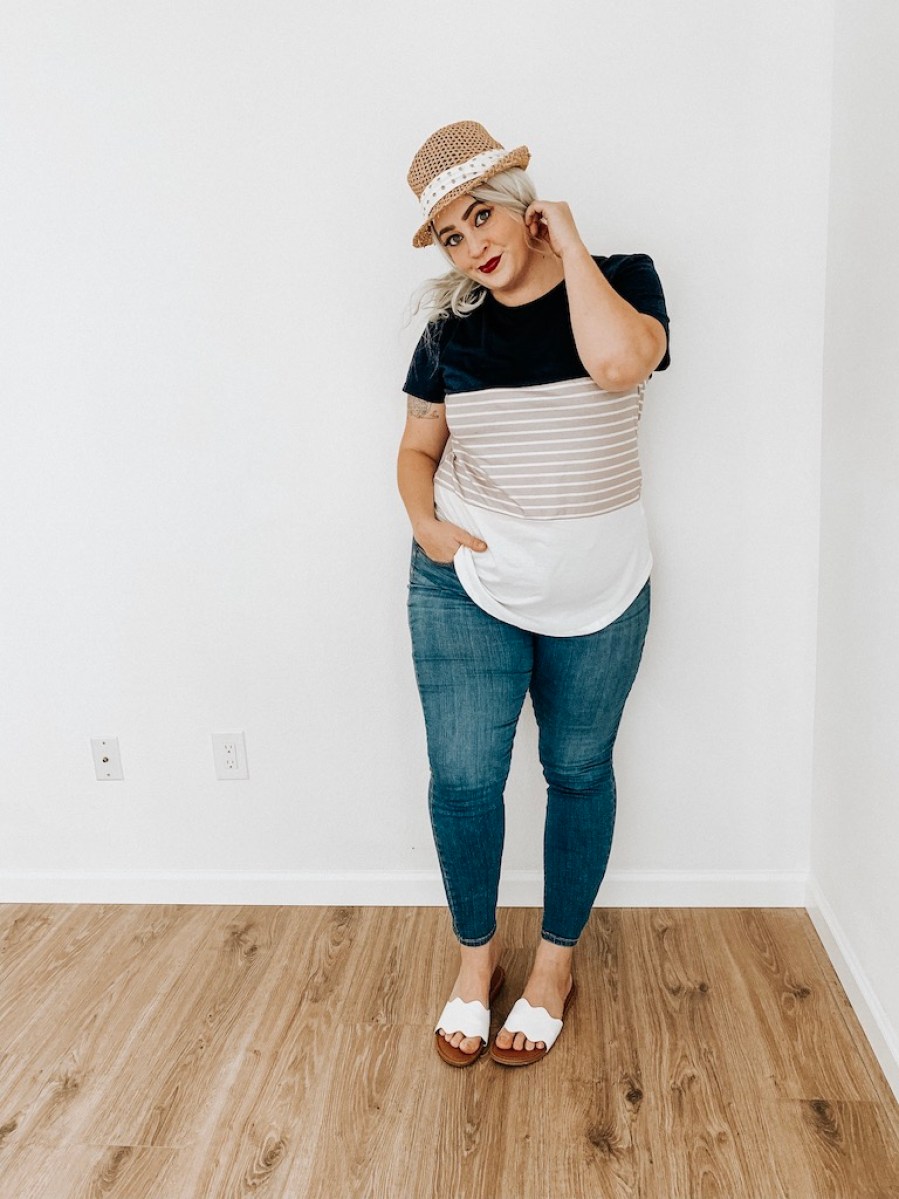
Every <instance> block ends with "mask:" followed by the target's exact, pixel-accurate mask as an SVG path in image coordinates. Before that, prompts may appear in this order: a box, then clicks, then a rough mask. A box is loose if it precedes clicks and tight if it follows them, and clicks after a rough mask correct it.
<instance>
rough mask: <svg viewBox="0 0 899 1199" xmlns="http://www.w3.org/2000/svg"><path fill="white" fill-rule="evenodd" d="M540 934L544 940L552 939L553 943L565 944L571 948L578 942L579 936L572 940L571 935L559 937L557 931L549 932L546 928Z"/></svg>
mask: <svg viewBox="0 0 899 1199" xmlns="http://www.w3.org/2000/svg"><path fill="white" fill-rule="evenodd" d="M540 936H541V937H542V938H543V940H544V941H550V942H552V944H553V945H564V946H565V947H566V949H571V948H572V947H573V946H574V945H577V943H578V938H577V937H575V938H574V940H573V941H572V939H571V937H557V936H556V934H555V933H548V932H546V930H544V931H543V932H541V934H540Z"/></svg>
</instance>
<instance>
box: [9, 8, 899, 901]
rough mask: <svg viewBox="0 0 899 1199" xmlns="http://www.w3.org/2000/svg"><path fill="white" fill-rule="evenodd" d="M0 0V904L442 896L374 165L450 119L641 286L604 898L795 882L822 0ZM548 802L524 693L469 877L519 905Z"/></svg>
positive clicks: (393, 190) (809, 722)
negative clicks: (98, 744)
mask: <svg viewBox="0 0 899 1199" xmlns="http://www.w3.org/2000/svg"><path fill="white" fill-rule="evenodd" d="M4 12H5V32H4V38H3V41H2V45H0V55H2V59H3V61H2V62H0V89H2V90H0V102H2V103H3V104H4V106H5V108H6V110H7V111H6V115H5V116H4V119H3V122H2V129H3V137H4V139H5V143H6V144H5V147H4V150H5V152H4V154H3V161H4V169H3V171H2V172H0V189H2V194H0V202H2V204H3V206H4V211H5V214H6V215H5V218H4V222H3V230H4V232H3V236H4V238H5V240H6V245H5V247H4V259H5V261H6V262H7V264H8V265H7V268H6V271H5V279H4V287H3V290H2V297H0V306H2V307H0V319H2V324H3V329H2V333H3V340H4V354H3V360H2V366H0V370H2V378H0V387H2V394H3V397H4V402H3V421H4V429H3V437H2V439H0V455H2V458H0V480H2V488H3V506H4V514H3V532H2V545H0V553H2V560H3V563H4V567H5V570H4V575H5V582H4V586H3V599H2V605H3V610H2V620H3V638H2V651H0V652H2V662H0V677H2V680H3V688H2V699H0V704H2V710H0V730H2V738H3V743H2V746H0V760H2V763H3V780H2V787H3V792H4V800H3V805H4V807H3V812H4V831H3V837H2V841H0V871H2V874H0V887H2V895H0V898H2V899H4V900H6V901H10V900H72V901H77V900H82V901H96V900H110V901H121V900H129V901H136V902H140V901H147V900H158V901H182V900H185V901H186V900H192V901H207V902H222V901H226V902H243V901H247V902H275V901H277V902H320V903H331V902H341V901H343V902H382V903H395V902H406V901H409V902H434V903H442V902H443V892H442V888H441V884H440V875H439V871H438V868H437V860H436V854H435V851H434V847H433V842H432V839H431V831H430V825H429V823H428V816H427V803H426V787H427V762H426V753H425V737H424V725H423V720H422V717H421V710H420V706H419V701H418V695H417V692H416V690H415V681H414V674H413V670H412V663H411V650H410V644H409V638H408V630H407V626H406V611H405V603H406V583H407V578H408V560H409V549H410V539H411V534H410V529H409V526H408V521H407V518H406V514H405V510H404V509H403V507H402V503H401V500H400V498H399V494H398V492H397V490H396V482H395V459H396V449H397V445H398V442H399V437H400V434H401V431H402V426H403V423H404V419H405V401H404V399H403V397H402V395H401V392H400V387H401V384H402V381H403V379H404V376H405V370H406V365H407V363H408V358H409V355H410V353H411V349H412V346H413V345H414V342H415V339H416V337H417V335H418V331H419V328H420V318H419V319H418V320H413V321H412V322H411V323H409V324H408V325H405V326H404V325H403V318H404V315H405V314H406V311H407V302H408V299H409V296H410V294H411V293H412V291H413V289H414V288H415V286H416V285H417V284H418V283H419V282H420V281H421V280H422V278H424V277H425V276H426V275H428V274H433V273H437V272H438V271H439V270H441V269H442V260H441V259H440V258H439V255H438V253H437V251H436V250H433V249H430V248H429V249H427V250H413V249H412V248H411V245H410V240H411V236H412V233H413V231H414V229H415V227H416V226H417V222H418V212H417V205H416V203H415V200H414V198H413V196H412V193H411V192H410V191H409V189H408V187H407V185H406V182H405V174H406V170H407V167H408V164H409V161H410V159H411V157H412V154H413V153H414V151H415V149H416V148H417V146H418V145H419V144H420V142H421V141H422V140H423V139H424V138H425V137H426V136H427V135H428V134H429V133H430V132H431V131H432V130H433V129H434V128H436V127H437V126H438V125H440V124H443V123H446V122H449V121H453V120H459V119H469V118H473V119H476V120H480V121H482V122H483V123H484V124H485V125H486V126H487V128H488V129H489V130H490V131H491V132H492V133H494V134H495V135H496V136H497V137H498V138H499V139H500V140H501V141H503V142H504V143H505V144H507V145H514V144H517V143H519V142H522V141H524V142H526V143H527V144H528V145H529V146H530V148H531V151H532V154H533V160H532V164H531V172H532V175H533V177H534V179H535V181H536V183H537V185H538V188H539V189H540V191H541V192H542V194H543V195H545V196H547V197H549V198H553V199H560V198H561V199H566V200H567V201H568V202H569V203H570V204H571V207H572V211H573V213H574V215H575V219H576V221H577V223H578V225H579V228H580V230H581V233H582V235H583V237H584V239H585V241H586V243H587V245H588V246H589V248H590V249H591V251H592V252H594V253H616V252H631V251H646V252H648V253H650V254H651V255H652V257H653V258H654V260H655V262H656V265H657V267H658V269H659V272H660V274H661V277H662V280H663V283H664V285H665V289H666V293H667V296H668V301H669V307H670V312H671V337H672V342H671V350H672V367H671V369H670V371H668V372H667V373H666V374H660V375H657V376H655V377H654V379H653V380H652V382H651V383H650V386H649V388H648V391H647V402H646V408H645V412H644V418H643V426H642V434H641V452H642V459H643V467H644V475H645V480H646V482H645V497H644V498H645V503H646V507H647V511H648V515H649V520H650V530H651V535H652V540H653V548H654V552H655V568H654V572H653V618H652V624H651V628H650V633H649V637H648V640H647V645H646V653H645V657H644V664H643V666H642V668H641V673H640V675H639V677H638V680H637V684H636V686H635V688H634V691H633V693H632V696H631V700H630V702H629V706H628V709H627V710H626V712H625V718H624V722H623V725H622V730H621V735H620V739H619V743H618V749H617V751H616V762H617V768H618V777H619V817H618V827H617V830H616V839H615V844H614V847H613V851H612V860H611V862H610V875H609V879H608V880H607V883H608V885H607V886H604V889H603V892H602V901H603V902H607V903H611V902H621V901H622V897H626V901H627V902H632V903H644V902H662V903H665V902H669V903H677V902H681V901H683V902H698V903H702V902H709V903H715V902H746V903H750V902H758V903H801V902H802V899H803V896H804V890H803V883H804V879H805V874H806V870H807V868H808V849H809V840H808V828H809V819H810V801H811V754H812V735H813V710H814V674H815V650H816V643H815V611H816V587H817V569H818V504H819V492H820V478H819V457H818V450H819V443H820V420H821V408H820V396H821V387H822V355H823V330H824V253H825V243H826V216H827V204H826V200H827V190H826V189H827V179H828V149H829V120H830V107H829V106H830V60H831V27H830V21H829V19H828V17H827V14H828V13H829V12H830V6H829V5H825V6H822V5H821V4H819V3H817V2H816V0H802V2H801V3H797V4H794V5H790V6H785V5H783V4H781V3H779V2H778V0H762V2H761V3H759V4H757V5H755V6H749V5H746V4H745V3H744V2H743V0H725V2H722V0H692V3H686V4H678V5H672V4H669V3H667V2H663V0H644V2H642V3H639V2H638V3H633V4H628V5H596V4H595V3H593V0H581V2H579V3H571V4H569V5H566V6H565V8H564V13H562V14H551V20H550V22H549V24H548V22H547V13H546V9H545V6H544V5H542V4H538V3H534V2H532V0H526V2H524V3H521V2H520V0H514V3H513V2H512V0H498V2H497V3H494V4H491V5H489V6H484V5H482V4H474V3H461V4H457V5H455V6H453V7H452V9H451V10H448V12H447V14H446V20H443V19H441V20H440V21H437V20H435V19H434V17H433V15H432V16H428V15H423V13H424V10H423V9H422V8H421V5H420V4H418V3H412V2H411V0H399V2H398V3H395V4H394V5H392V7H391V9H390V15H389V17H388V16H387V15H385V13H384V11H383V10H382V9H381V8H380V6H364V5H361V6H360V5H352V6H350V5H347V4H340V3H337V4H332V5H327V6H319V7H316V8H314V9H309V10H307V9H305V8H302V7H299V6H297V5H294V4H290V3H287V2H286V0H285V2H279V3H276V2H271V3H264V4H256V5H253V6H247V5H245V4H238V3H234V2H233V0H232V2H219V3H216V4H214V5H213V4H208V3H201V2H200V0H184V2H183V3H181V4H178V5H166V6H160V5H158V4H152V3H148V2H147V0H132V2H131V3H129V4H127V5H119V4H112V3H86V4H81V5H78V6H75V5H71V4H63V3H46V4H42V5H30V4H27V3H24V2H22V0H19V2H18V3H10V4H7V5H6V6H5V9H4ZM350 13H351V16H352V19H351V20H348V19H347V18H348V15H349V14H350ZM822 14H823V17H822ZM884 287H886V282H884ZM853 365H855V364H853ZM878 382H879V383H881V384H882V386H888V385H889V376H888V374H887V373H886V372H885V371H881V373H880V378H879V379H878ZM830 395H831V397H832V396H833V392H832V391H831V393H830ZM878 402H879V403H882V404H883V406H884V409H885V407H886V403H887V399H886V395H885V394H882V396H881V397H879V399H878ZM853 478H854V476H853ZM847 485H848V484H847ZM857 485H858V486H861V485H862V482H861V479H860V480H859V482H858V483H857ZM866 594H867V593H866ZM884 601H885V595H884V594H883V593H881V595H880V596H879V597H877V600H876V602H878V603H884ZM866 602H867V603H868V604H869V605H870V603H871V600H870V599H869V598H868V599H867V600H866ZM868 610H870V607H869V609H868ZM838 618H839V617H834V619H838ZM873 669H879V666H878V665H877V664H876V663H875V664H874V666H873ZM237 729H242V730H245V732H246V737H247V745H248V751H249V764H250V779H249V780H248V781H247V782H230V783H219V782H216V780H215V779H214V777H213V770H212V754H211V747H210V741H209V738H210V734H211V733H212V732H214V731H232V730H237ZM101 735H113V736H118V737H119V739H120V744H121V747H122V755H123V762H124V768H125V776H126V777H125V781H124V782H120V783H102V784H101V783H98V782H96V781H95V780H94V777H93V769H92V762H91V757H90V745H89V740H90V738H91V737H96V736H101ZM835 748H836V747H835ZM544 800H545V791H544V785H543V780H542V776H541V774H540V771H539V766H538V764H537V754H536V730H535V726H534V721H533V713H532V710H531V708H530V704H529V703H528V704H527V706H526V708H525V711H524V713H523V716H522V721H521V726H520V731H519V736H518V740H517V742H516V746H515V754H514V758H513V767H512V775H511V778H510V782H509V788H508V792H507V803H508V807H509V820H508V824H507V827H508V834H507V842H506V853H505V859H504V871H505V872H506V874H505V875H504V878H505V882H504V889H503V891H501V895H500V899H501V902H503V903H506V902H511V901H512V900H513V899H514V900H517V901H521V902H528V903H533V904H539V902H540V901H541V896H542V890H541V885H540V865H541V858H540V854H541V830H542V817H543V804H544ZM881 802H882V797H881ZM73 872H75V873H77V872H86V876H85V877H77V878H75V879H74V880H73V881H69V882H66V881H65V876H67V875H70V874H72V873H73ZM196 872H200V873H196ZM202 872H211V873H210V874H209V875H208V876H207V875H206V874H204V873H202ZM316 872H317V873H316ZM364 872H372V873H371V875H366V874H365V873H364ZM417 872H423V873H417ZM660 872H661V873H660ZM664 872H669V873H664ZM516 881H517V882H519V883H520V884H521V885H520V887H517V888H516V886H515V885H514V884H515V883H516Z"/></svg>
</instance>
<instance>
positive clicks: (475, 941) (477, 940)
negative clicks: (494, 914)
mask: <svg viewBox="0 0 899 1199" xmlns="http://www.w3.org/2000/svg"><path fill="white" fill-rule="evenodd" d="M495 934H496V925H495V924H494V926H493V932H491V933H488V934H487V936H486V937H460V936H459V935H458V934H457V935H456V940H457V941H458V942H459V944H460V945H464V946H465V947H466V948H474V947H475V946H478V945H486V944H487V942H488V941H492V940H493V937H494V935H495Z"/></svg>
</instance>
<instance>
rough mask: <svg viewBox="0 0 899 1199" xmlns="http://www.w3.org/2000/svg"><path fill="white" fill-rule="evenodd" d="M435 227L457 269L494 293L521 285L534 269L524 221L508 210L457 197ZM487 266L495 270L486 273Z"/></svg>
mask: <svg viewBox="0 0 899 1199" xmlns="http://www.w3.org/2000/svg"><path fill="white" fill-rule="evenodd" d="M434 224H435V225H436V228H437V234H438V236H439V238H440V241H441V243H442V244H443V245H444V246H445V247H446V251H447V253H448V254H449V255H450V257H451V258H452V260H453V264H454V266H455V267H456V268H457V269H458V270H460V271H462V272H463V273H464V274H466V275H468V276H469V277H470V278H472V279H476V280H477V281H478V283H481V284H483V285H484V286H485V287H487V288H489V289H490V290H491V291H503V290H504V289H506V288H510V287H512V286H514V285H520V284H521V282H522V281H523V279H524V277H525V276H526V274H527V272H528V271H529V270H530V269H531V266H532V258H533V251H532V250H531V249H530V247H529V246H528V236H527V230H526V228H525V224H524V218H523V217H521V216H519V215H518V213H516V212H513V211H512V210H511V209H509V208H503V207H502V206H501V205H499V204H488V203H487V202H486V201H484V200H476V199H475V198H474V196H470V195H462V196H457V197H456V198H455V200H453V201H452V202H451V203H449V204H448V205H447V206H446V208H444V209H443V211H442V212H441V213H440V215H439V216H438V217H437V220H436V221H435V222H434ZM496 259H499V261H498V262H496V263H495V265H494V262H495V260H496ZM485 266H493V269H492V270H490V271H485V270H484V267H485Z"/></svg>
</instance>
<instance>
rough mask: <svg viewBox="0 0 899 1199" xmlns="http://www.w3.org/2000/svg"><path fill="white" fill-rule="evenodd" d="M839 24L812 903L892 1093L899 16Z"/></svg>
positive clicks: (854, 11)
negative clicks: (897, 69)
mask: <svg viewBox="0 0 899 1199" xmlns="http://www.w3.org/2000/svg"><path fill="white" fill-rule="evenodd" d="M836 12H837V20H836V36H835V39H834V45H835V69H834V100H833V114H834V116H833V147H832V170H831V185H830V235H829V239H828V259H827V311H826V323H825V374H824V427H823V440H822V476H821V585H820V605H819V634H818V694H817V712H816V728H815V756H814V804H813V809H812V843H811V844H812V850H811V873H812V880H813V885H812V888H811V903H812V905H813V906H814V907H815V908H816V909H818V912H817V913H816V915H817V916H818V917H819V927H820V928H821V930H822V935H823V937H824V939H825V944H826V945H827V946H828V948H829V949H830V951H831V955H832V957H833V958H834V960H835V961H837V962H838V963H840V964H841V966H842V967H843V969H842V970H841V977H842V978H843V981H844V984H845V985H846V987H847V990H848V992H849V995H850V998H851V999H852V1000H853V1004H854V1006H855V1008H856V1010H857V1011H858V1012H859V1014H860V1015H861V1016H862V1018H863V1023H864V1024H865V1028H866V1031H867V1032H868V1035H869V1037H870V1038H871V1040H872V1044H874V1047H875V1049H877V1050H878V1052H879V1055H880V1058H881V1062H882V1064H883V1065H884V1068H885V1070H886V1071H887V1073H888V1076H889V1077H890V1079H891V1081H892V1083H893V1086H894V1088H895V1089H896V1091H897V1094H899V1035H897V1033H899V965H897V962H899V936H897V932H896V930H897V928H899V880H897V870H896V862H897V849H899V740H897V735H896V730H897V728H899V686H897V680H899V635H897V630H896V622H897V614H899V469H897V462H899V383H897V374H896V366H895V353H896V329H897V326H899V298H897V290H896V271H897V265H899V231H897V226H896V196H897V195H899V147H897V145H896V129H897V127H899V92H897V90H896V73H895V59H896V54H897V52H899V10H897V8H896V7H895V5H894V4H892V3H889V2H888V0H861V2H859V0H852V3H849V0H837V6H836Z"/></svg>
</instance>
